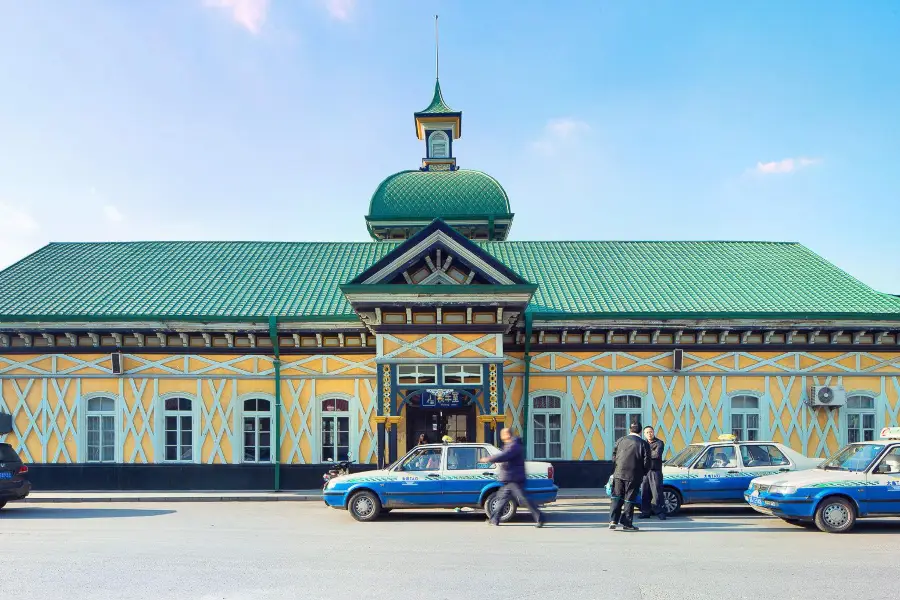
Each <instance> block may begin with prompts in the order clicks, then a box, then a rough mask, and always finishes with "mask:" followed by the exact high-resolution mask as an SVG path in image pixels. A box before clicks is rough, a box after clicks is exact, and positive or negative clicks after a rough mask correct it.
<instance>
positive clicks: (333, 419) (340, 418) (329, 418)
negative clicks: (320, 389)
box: [321, 398, 350, 462]
mask: <svg viewBox="0 0 900 600" xmlns="http://www.w3.org/2000/svg"><path fill="white" fill-rule="evenodd" d="M321 440H322V462H337V461H341V460H349V456H350V401H349V400H346V399H344V398H326V399H325V400H322V438H321Z"/></svg>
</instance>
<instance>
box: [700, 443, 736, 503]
mask: <svg viewBox="0 0 900 600" xmlns="http://www.w3.org/2000/svg"><path fill="white" fill-rule="evenodd" d="M739 460H740V459H739V457H738V453H737V451H736V449H735V446H734V445H733V444H727V445H720V446H710V447H709V448H707V449H706V452H704V453H703V455H702V456H701V457H700V459H699V460H697V462H696V463H694V466H693V467H691V472H690V476H689V477H688V494H687V498H685V502H722V501H725V500H734V499H735V498H736V497H742V494H743V492H744V490H745V489H747V486H746V485H745V486H743V487H742V488H740V468H741V467H740V463H739V462H738V461H739ZM738 488H740V489H738Z"/></svg>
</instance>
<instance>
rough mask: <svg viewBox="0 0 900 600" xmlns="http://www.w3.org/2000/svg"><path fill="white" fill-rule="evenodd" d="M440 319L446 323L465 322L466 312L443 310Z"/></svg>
mask: <svg viewBox="0 0 900 600" xmlns="http://www.w3.org/2000/svg"><path fill="white" fill-rule="evenodd" d="M442 321H443V322H444V323H445V324H446V325H462V324H463V323H465V322H466V313H458V312H445V313H444V316H443V318H442Z"/></svg>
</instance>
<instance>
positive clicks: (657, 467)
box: [639, 425, 666, 521]
mask: <svg viewBox="0 0 900 600" xmlns="http://www.w3.org/2000/svg"><path fill="white" fill-rule="evenodd" d="M644 438H645V439H646V440H647V443H648V444H649V445H650V470H649V471H647V473H646V474H645V475H644V482H643V483H642V484H641V514H640V515H639V517H640V518H641V519H649V518H650V517H652V516H653V515H656V516H657V517H659V520H660V521H665V520H666V509H665V507H664V506H663V504H662V491H663V486H662V479H663V473H662V463H663V461H662V457H663V454H665V452H666V444H665V442H663V441H662V440H661V439H659V438H658V437H656V432H655V431H653V428H652V427H650V426H649V425H648V426H646V427H644Z"/></svg>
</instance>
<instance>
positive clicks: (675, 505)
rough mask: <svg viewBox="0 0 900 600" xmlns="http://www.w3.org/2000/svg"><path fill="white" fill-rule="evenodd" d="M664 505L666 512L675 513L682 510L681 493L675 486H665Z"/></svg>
mask: <svg viewBox="0 0 900 600" xmlns="http://www.w3.org/2000/svg"><path fill="white" fill-rule="evenodd" d="M662 505H663V508H664V509H665V510H666V514H668V515H674V514H675V513H677V512H678V511H679V510H681V494H680V493H679V492H678V490H676V489H675V488H673V487H668V486H666V487H664V488H663V493H662Z"/></svg>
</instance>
